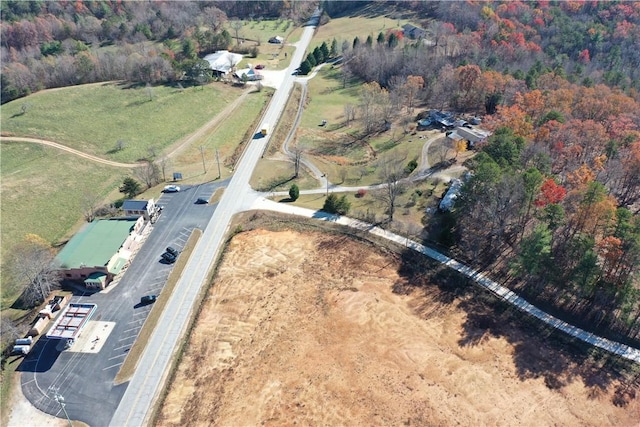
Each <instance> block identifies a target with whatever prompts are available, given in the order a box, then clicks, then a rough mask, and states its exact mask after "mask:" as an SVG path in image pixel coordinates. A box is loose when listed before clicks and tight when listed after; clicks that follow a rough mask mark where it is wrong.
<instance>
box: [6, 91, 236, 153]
mask: <svg viewBox="0 0 640 427" xmlns="http://www.w3.org/2000/svg"><path fill="white" fill-rule="evenodd" d="M240 93H241V91H240V90H239V89H237V88H232V87H231V86H227V85H221V84H209V85H207V86H204V87H196V88H187V89H184V90H179V89H178V88H174V87H169V86H154V87H152V88H150V89H147V88H145V87H144V86H140V87H131V86H129V85H124V84H118V83H105V84H100V85H84V86H73V87H68V88H63V89H55V90H47V91H42V92H38V93H36V94H33V95H30V96H28V97H26V98H22V99H19V100H15V101H13V102H9V103H7V104H5V105H3V106H2V109H3V114H2V118H1V123H0V124H1V126H2V131H3V132H4V133H11V134H15V135H17V136H34V137H41V138H45V139H50V140H53V141H56V142H59V143H62V144H65V145H68V146H70V147H73V148H76V149H78V150H81V151H84V152H86V153H90V154H94V155H97V156H101V157H105V158H109V159H111V160H116V161H122V162H134V161H136V160H138V159H141V158H145V157H147V156H148V154H149V148H150V147H155V148H156V149H157V150H158V152H161V151H162V150H163V149H165V148H166V147H168V146H169V145H171V144H172V143H174V142H176V141H177V140H179V139H180V138H182V137H184V136H185V135H187V134H189V133H191V132H193V131H194V130H196V129H198V128H199V127H200V126H202V125H203V124H204V123H206V122H207V121H208V120H210V119H211V118H212V117H213V116H215V115H216V114H217V113H218V112H219V111H221V110H222V109H223V108H224V107H225V106H226V105H227V104H228V103H229V102H231V101H232V100H233V99H235V98H236V97H237V96H239V95H240ZM150 94H151V96H152V98H153V99H152V100H150V99H149V96H150ZM24 104H27V105H28V109H27V111H26V113H25V114H21V108H22V105H24ZM118 140H123V141H124V142H125V148H124V149H123V150H120V151H116V150H114V148H115V145H116V142H117V141H118Z"/></svg>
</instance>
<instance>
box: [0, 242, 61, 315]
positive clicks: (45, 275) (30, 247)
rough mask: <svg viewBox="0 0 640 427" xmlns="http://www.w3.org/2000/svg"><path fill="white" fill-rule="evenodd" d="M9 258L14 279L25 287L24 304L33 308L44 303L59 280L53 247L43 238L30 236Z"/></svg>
mask: <svg viewBox="0 0 640 427" xmlns="http://www.w3.org/2000/svg"><path fill="white" fill-rule="evenodd" d="M8 258H9V259H8V265H9V271H10V273H11V275H12V277H13V278H14V279H15V280H17V281H18V283H20V284H22V285H24V286H25V290H24V292H23V293H22V297H21V299H22V302H23V303H24V304H25V305H27V306H31V307H33V306H35V305H38V304H40V303H42V302H43V301H44V300H45V299H46V298H47V297H48V296H49V294H50V293H51V291H52V290H53V289H54V288H55V287H56V285H57V284H58V279H59V273H58V269H57V266H56V265H55V264H54V253H53V250H52V249H51V246H50V245H49V244H48V243H47V242H46V241H45V240H44V239H42V238H41V237H39V236H37V235H34V234H28V235H27V236H26V237H25V239H24V241H22V242H21V243H20V244H18V245H17V246H16V247H15V248H14V250H13V251H12V252H11V254H10V255H9V257H8Z"/></svg>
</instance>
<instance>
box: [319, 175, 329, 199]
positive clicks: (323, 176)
mask: <svg viewBox="0 0 640 427" xmlns="http://www.w3.org/2000/svg"><path fill="white" fill-rule="evenodd" d="M321 178H324V180H325V181H326V183H327V197H329V177H328V176H327V174H326V173H325V174H322V176H321Z"/></svg>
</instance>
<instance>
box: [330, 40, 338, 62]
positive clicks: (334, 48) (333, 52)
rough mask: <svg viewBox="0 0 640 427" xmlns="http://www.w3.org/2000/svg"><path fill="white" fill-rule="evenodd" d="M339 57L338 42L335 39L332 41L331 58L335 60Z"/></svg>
mask: <svg viewBox="0 0 640 427" xmlns="http://www.w3.org/2000/svg"><path fill="white" fill-rule="evenodd" d="M336 56H338V40H336V39H335V38H334V39H333V41H331V51H330V52H329V57H330V58H335V57H336Z"/></svg>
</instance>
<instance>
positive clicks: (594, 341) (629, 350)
mask: <svg viewBox="0 0 640 427" xmlns="http://www.w3.org/2000/svg"><path fill="white" fill-rule="evenodd" d="M252 209H256V210H272V211H278V212H284V213H290V214H294V215H299V216H304V217H307V218H315V219H318V220H323V221H331V222H335V223H337V224H341V225H346V226H349V227H352V228H356V229H358V230H361V231H366V232H369V233H372V234H375V235H377V236H380V237H383V238H385V239H387V240H391V241H394V242H396V243H398V244H400V245H403V246H406V247H408V248H409V249H412V250H414V251H416V252H420V253H422V254H424V255H426V256H428V257H429V258H432V259H434V260H436V261H438V262H440V263H441V264H444V265H446V266H448V267H449V268H452V269H454V270H456V271H458V272H460V273H461V274H464V275H465V276H467V277H469V278H470V279H472V280H474V281H475V282H476V283H477V284H478V285H480V286H482V287H483V288H485V289H487V290H489V291H491V292H493V293H494V294H495V295H496V296H498V297H499V298H501V299H503V300H504V301H506V302H508V303H509V304H511V305H513V306H515V307H517V308H518V309H520V310H522V311H524V312H526V313H528V314H530V315H532V316H535V317H536V318H538V319H540V320H541V321H543V322H544V323H546V324H548V325H550V326H552V327H554V328H556V329H558V330H561V331H562V332H564V333H566V334H568V335H571V336H572V337H575V338H577V339H579V340H581V341H583V342H586V343H588V344H591V345H593V346H595V347H599V348H601V349H604V350H606V351H608V352H610V353H613V354H616V355H618V356H620V357H622V358H625V359H627V360H631V361H634V362H636V363H640V349H637V348H634V347H630V346H628V345H625V344H621V343H619V342H616V341H611V340H608V339H606V338H602V337H599V336H597V335H594V334H592V333H590V332H587V331H585V330H583V329H580V328H578V327H576V326H573V325H570V324H568V323H567V322H564V321H562V320H560V319H558V318H556V317H554V316H552V315H550V314H548V313H545V312H544V311H542V310H540V309H539V308H538V307H536V306H534V305H532V304H531V303H529V302H528V301H527V300H525V299H524V298H522V297H520V296H518V295H517V294H515V293H514V292H512V291H511V290H510V289H509V288H506V287H504V286H502V285H500V284H498V283H496V282H494V281H492V280H491V279H489V278H487V277H486V276H485V275H484V274H482V273H480V272H479V271H477V270H474V269H472V268H471V267H469V266H466V265H464V264H462V263H460V262H458V261H456V260H455V259H452V258H449V257H448V256H446V255H444V254H442V253H440V252H438V251H436V250H434V249H431V248H429V247H427V246H424V245H422V244H420V243H417V242H414V241H413V240H410V239H408V238H407V237H404V236H400V235H397V234H394V233H391V232H389V231H387V230H384V229H382V228H380V227H376V226H374V225H372V224H369V223H366V222H363V221H359V220H355V219H352V218H348V217H345V216H340V215H332V214H328V213H326V212H322V211H314V210H312V209H306V208H301V207H297V206H292V205H290V204H288V203H277V202H274V201H272V200H267V199H266V198H264V197H258V198H257V199H256V200H255V201H254V203H253V205H252Z"/></svg>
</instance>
